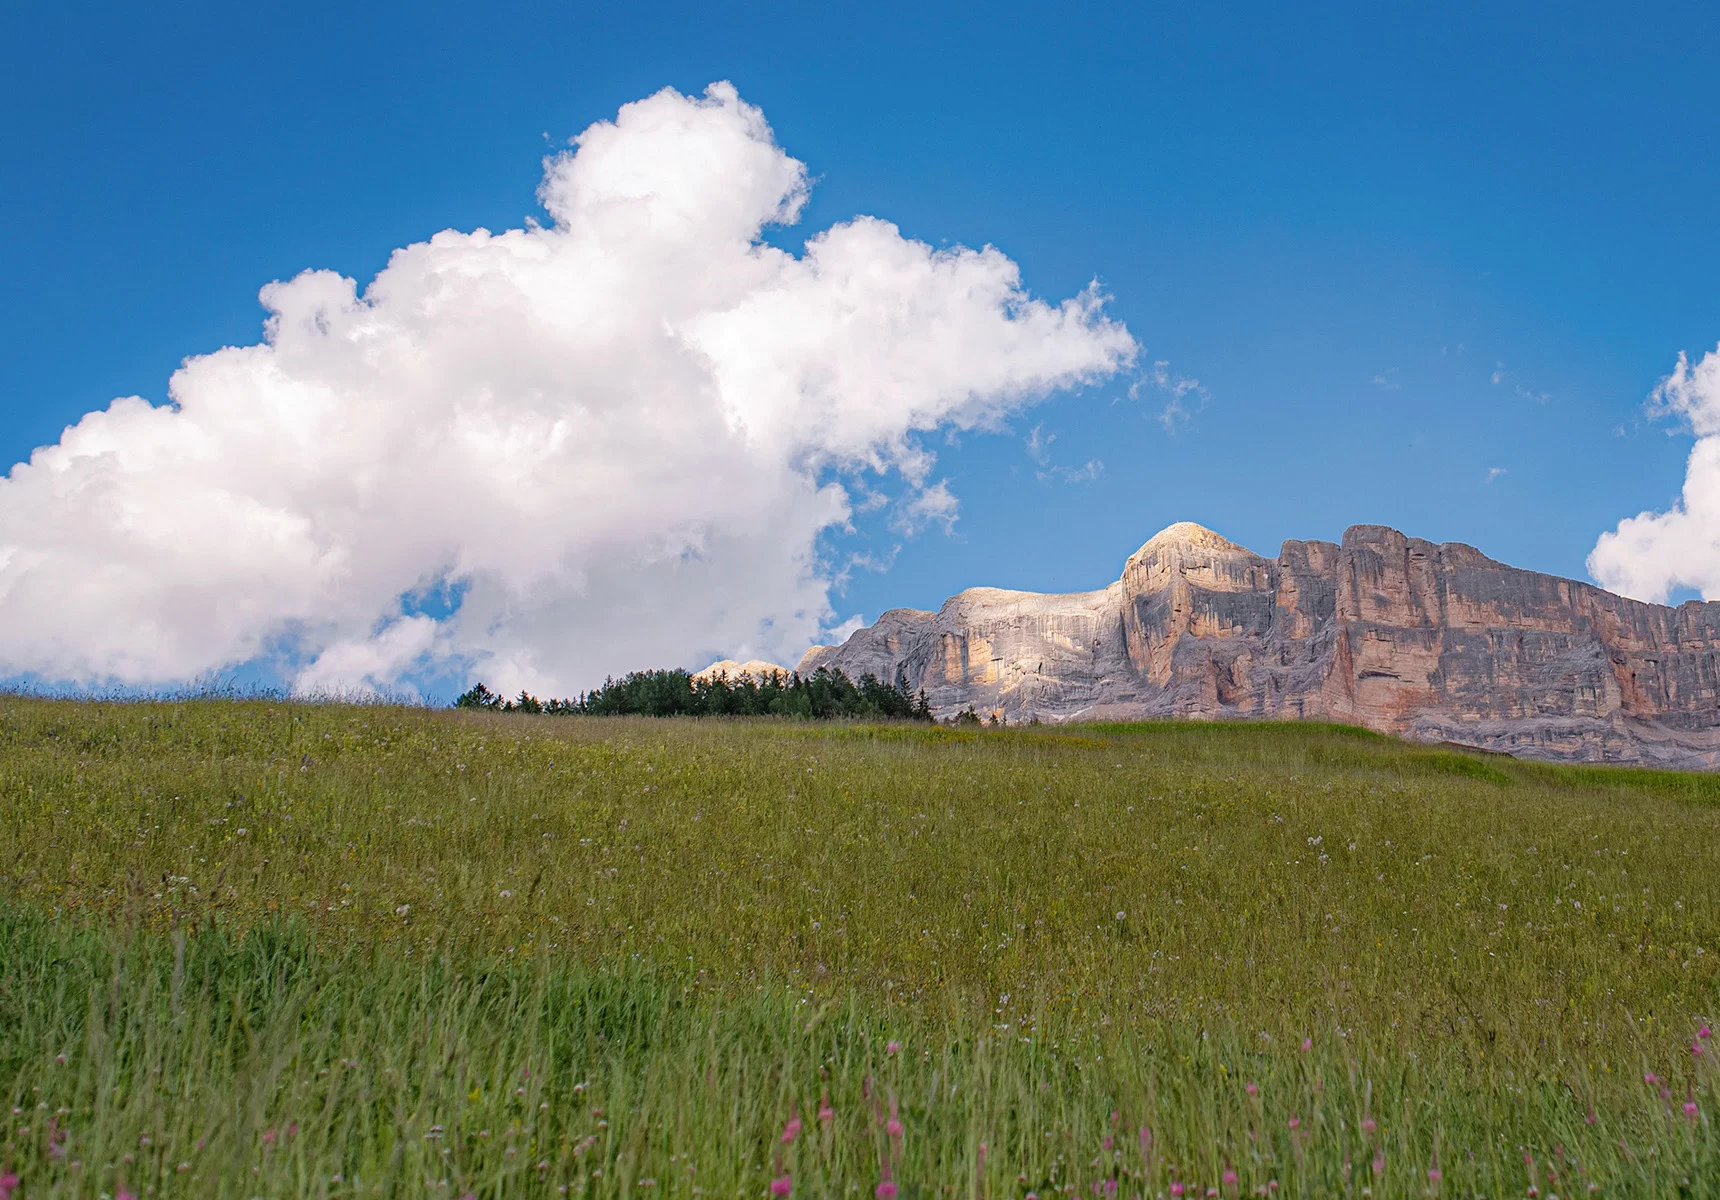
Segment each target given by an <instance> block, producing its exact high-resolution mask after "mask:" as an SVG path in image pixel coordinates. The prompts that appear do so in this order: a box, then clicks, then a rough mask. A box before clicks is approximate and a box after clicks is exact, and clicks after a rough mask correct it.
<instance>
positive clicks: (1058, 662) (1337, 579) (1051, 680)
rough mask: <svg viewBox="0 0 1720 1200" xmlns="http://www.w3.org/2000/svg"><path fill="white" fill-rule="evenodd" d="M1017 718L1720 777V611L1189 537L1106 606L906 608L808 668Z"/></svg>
mask: <svg viewBox="0 0 1720 1200" xmlns="http://www.w3.org/2000/svg"><path fill="white" fill-rule="evenodd" d="M821 666H829V667H840V668H841V669H842V670H844V671H846V672H847V673H848V674H849V675H850V676H852V677H854V678H859V676H860V675H862V674H863V673H865V672H868V671H870V672H872V673H873V674H875V675H877V676H878V677H879V678H880V679H883V680H886V681H891V682H897V683H902V684H905V685H907V686H908V687H909V688H912V689H914V690H915V691H918V690H919V689H920V688H924V689H925V690H926V693H927V695H928V697H929V698H930V700H931V703H932V706H933V708H934V710H935V711H937V712H938V713H939V714H940V715H945V716H947V715H949V714H952V713H954V712H957V711H959V710H960V709H962V708H965V707H966V706H967V705H969V704H972V705H974V707H975V708H976V709H978V710H979V712H980V713H981V714H982V715H986V714H997V715H998V716H1000V717H1002V718H1004V719H1006V720H1008V721H1011V722H1017V721H1026V720H1030V719H1032V718H1034V717H1038V718H1040V719H1041V720H1045V721H1067V720H1077V719H1081V720H1098V719H1134V718H1142V717H1169V716H1180V717H1201V718H1221V717H1255V718H1311V719H1321V720H1333V721H1344V722H1348V723H1351V724H1357V725H1364V726H1367V727H1368V728H1370V729H1376V730H1380V731H1382V732H1388V733H1395V734H1401V735H1403V736H1406V737H1410V738H1415V739H1420V740H1424V741H1452V742H1461V743H1463V744H1465V745H1470V746H1478V747H1483V748H1486V749H1490V750H1503V751H1507V752H1510V753H1512V754H1521V755H1527V756H1532V757H1540V758H1559V759H1572V760H1583V761H1595V762H1599V761H1606V762H1631V763H1644V764H1653V765H1664V766H1676V767H1705V768H1712V767H1716V766H1720V601H1714V602H1709V603H1702V602H1698V601H1691V602H1689V603H1687V604H1683V605H1680V606H1679V607H1677V608H1668V607H1665V606H1663V605H1657V604H1644V603H1641V602H1640V601H1636V600H1627V599H1625V598H1624V597H1622V596H1615V595H1613V594H1612V593H1610V592H1605V591H1602V590H1601V589H1600V588H1597V587H1594V586H1592V585H1590V584H1586V583H1578V582H1575V581H1573V580H1569V579H1558V578H1555V577H1553V576H1551V575H1540V574H1536V573H1535V572H1533V571H1520V570H1517V569H1516V568H1513V567H1508V566H1506V565H1504V564H1503V563H1498V562H1494V561H1493V560H1492V559H1490V558H1488V557H1487V556H1486V555H1484V554H1482V553H1481V552H1480V551H1479V550H1476V549H1474V548H1473V547H1470V546H1465V545H1461V544H1459V543H1455V542H1448V543H1446V544H1444V545H1435V544H1433V543H1432V542H1425V541H1422V540H1420V539H1418V538H1409V537H1405V536H1404V535H1403V534H1401V533H1398V532H1397V531H1396V530H1392V529H1387V528H1385V527H1383V526H1379V525H1358V526H1355V527H1353V528H1352V529H1350V530H1349V531H1348V532H1346V533H1345V534H1344V540H1343V543H1342V544H1341V545H1334V544H1333V543H1331V542H1297V541H1291V542H1286V543H1284V547H1283V549H1282V551H1281V552H1280V553H1279V555H1278V557H1277V558H1276V559H1270V558H1262V557H1261V556H1259V555H1257V554H1253V553H1251V552H1250V551H1247V550H1244V549H1243V548H1242V547H1240V546H1236V545H1233V544H1232V543H1230V542H1228V541H1226V540H1225V539H1224V538H1222V537H1220V536H1218V535H1217V534H1216V533H1213V532H1212V531H1211V530H1208V529H1203V528H1201V527H1200V526H1198V525H1191V524H1181V525H1173V526H1171V527H1170V528H1169V529H1166V530H1165V531H1164V532H1162V533H1160V534H1159V535H1158V536H1156V537H1154V538H1153V539H1152V540H1151V541H1149V542H1148V543H1147V544H1146V545H1144V546H1142V547H1141V548H1140V550H1138V551H1136V552H1135V554H1134V555H1133V556H1132V557H1131V558H1130V559H1129V561H1128V562H1127V563H1126V564H1125V565H1124V567H1123V574H1122V578H1121V579H1119V580H1118V581H1117V582H1116V583H1113V584H1111V585H1110V586H1109V587H1107V588H1104V589H1102V590H1100V591H1096V592H1079V593H1072V594H1069V595H1060V596H1050V595H1039V594H1036V593H1032V592H1008V591H1000V590H998V589H996V588H972V589H970V590H968V591H965V592H962V593H961V594H959V595H957V596H952V597H951V598H950V599H949V600H947V601H945V602H944V606H943V607H942V608H941V609H939V610H938V611H937V612H935V613H930V612H918V611H915V610H911V609H894V610H892V611H890V612H887V613H885V614H884V615H883V616H882V617H881V618H879V620H878V623H877V624H876V625H873V626H871V627H870V628H867V629H862V630H860V631H859V632H857V633H855V634H854V635H853V636H852V637H850V638H849V639H848V641H847V642H845V643H844V644H843V645H841V646H818V647H814V648H813V649H812V650H811V651H809V652H808V653H807V655H806V657H805V658H804V659H802V660H801V663H800V667H799V669H800V670H801V671H802V672H807V671H811V670H816V669H817V668H818V667H821Z"/></svg>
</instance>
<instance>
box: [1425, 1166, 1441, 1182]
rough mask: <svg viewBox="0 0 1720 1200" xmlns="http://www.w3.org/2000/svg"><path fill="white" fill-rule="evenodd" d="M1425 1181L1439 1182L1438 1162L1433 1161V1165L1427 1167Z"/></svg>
mask: <svg viewBox="0 0 1720 1200" xmlns="http://www.w3.org/2000/svg"><path fill="white" fill-rule="evenodd" d="M1427 1181H1428V1182H1429V1183H1438V1182H1439V1164H1438V1163H1435V1164H1434V1165H1433V1166H1431V1167H1429V1168H1428V1169H1427Z"/></svg>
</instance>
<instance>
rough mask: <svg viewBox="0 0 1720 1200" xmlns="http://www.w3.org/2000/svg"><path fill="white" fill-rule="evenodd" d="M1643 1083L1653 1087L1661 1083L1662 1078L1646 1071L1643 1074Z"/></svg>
mask: <svg viewBox="0 0 1720 1200" xmlns="http://www.w3.org/2000/svg"><path fill="white" fill-rule="evenodd" d="M1642 1081H1643V1082H1644V1083H1646V1084H1647V1085H1648V1086H1649V1087H1653V1086H1654V1085H1655V1084H1657V1083H1659V1082H1660V1076H1658V1075H1656V1074H1655V1073H1654V1072H1653V1071H1644V1072H1643V1073H1642Z"/></svg>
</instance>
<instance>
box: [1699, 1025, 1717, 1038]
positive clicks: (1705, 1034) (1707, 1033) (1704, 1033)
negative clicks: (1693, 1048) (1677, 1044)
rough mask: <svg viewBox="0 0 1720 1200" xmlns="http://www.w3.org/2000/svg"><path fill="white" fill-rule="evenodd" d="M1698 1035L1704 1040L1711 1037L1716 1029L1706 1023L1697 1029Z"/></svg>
mask: <svg viewBox="0 0 1720 1200" xmlns="http://www.w3.org/2000/svg"><path fill="white" fill-rule="evenodd" d="M1696 1036H1697V1037H1699V1038H1701V1039H1702V1040H1703V1041H1707V1040H1708V1039H1709V1038H1711V1037H1713V1036H1714V1031H1713V1030H1712V1029H1710V1028H1708V1026H1706V1025H1704V1026H1703V1027H1702V1028H1701V1029H1698V1030H1697V1031H1696Z"/></svg>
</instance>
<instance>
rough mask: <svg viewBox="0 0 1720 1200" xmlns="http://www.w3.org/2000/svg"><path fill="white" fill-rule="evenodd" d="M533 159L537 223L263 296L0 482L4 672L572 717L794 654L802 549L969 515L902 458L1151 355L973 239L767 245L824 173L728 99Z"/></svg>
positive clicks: (851, 228)
mask: <svg viewBox="0 0 1720 1200" xmlns="http://www.w3.org/2000/svg"><path fill="white" fill-rule="evenodd" d="M544 168H545V169H544V178H543V182H542V185H541V187H540V189H539V193H538V195H539V199H540V201H541V203H542V204H543V206H544V209H545V210H546V211H547V213H548V214H549V216H550V218H551V223H550V224H548V225H541V226H540V225H538V224H535V223H530V222H528V223H527V225H526V227H525V228H522V229H510V230H506V231H504V232H501V233H491V232H489V231H487V230H482V229H479V230H475V231H473V232H471V233H460V232H456V231H453V230H449V231H445V232H443V233H439V234H437V235H435V236H434V237H432V238H431V239H430V240H429V241H427V242H422V243H418V244H415V245H411V246H407V247H405V248H403V249H400V250H397V251H395V253H394V254H393V256H392V257H391V258H390V260H389V262H388V265H387V267H386V268H385V269H384V270H383V271H382V272H381V273H380V274H379V275H377V277H376V278H375V279H374V280H373V281H371V283H370V284H369V285H368V286H367V287H365V288H364V289H363V290H362V291H360V290H359V288H358V286H357V284H356V283H355V281H353V280H351V279H346V278H343V277H341V276H339V275H337V274H334V273H332V272H329V271H307V272H305V273H304V274H302V275H299V276H298V277H297V278H294V279H292V280H290V281H288V282H284V283H274V284H270V285H269V286H268V287H266V288H264V289H263V291H262V294H261V299H262V303H263V305H264V307H265V309H266V310H267V312H268V318H267V321H266V323H265V328H264V338H263V340H262V341H261V342H259V343H257V344H255V345H250V346H240V347H229V348H226V349H222V350H219V351H216V352H215V353H212V354H206V355H203V356H200V357H195V358H191V359H188V360H187V361H186V363H185V364H184V366H183V367H181V369H180V370H179V371H178V372H176V373H175V374H174V376H173V378H172V381H171V384H170V387H169V395H170V397H171V403H169V404H166V405H160V406H155V405H151V404H149V403H147V402H146V401H144V400H142V399H139V398H137V397H127V398H122V399H118V400H115V401H114V402H113V403H112V404H111V405H109V406H108V407H107V408H106V409H103V410H100V411H96V412H92V413H90V414H88V415H87V416H85V417H84V418H83V419H82V420H81V421H79V422H78V423H77V424H76V425H74V426H72V427H70V428H68V429H67V430H66V431H65V433H64V435H63V436H62V437H61V439H60V441H59V442H58V443H57V444H55V445H51V446H46V447H42V448H40V449H38V450H37V451H36V452H35V453H34V454H32V455H31V457H30V460H29V461H28V462H27V463H20V464H18V465H16V466H14V467H13V468H12V470H11V472H10V473H9V475H8V476H7V478H6V479H5V480H4V481H0V672H4V673H10V674H19V673H26V672H28V673H34V674H36V675H38V676H40V677H43V678H48V679H55V680H66V681H73V682H86V683H88V682H97V681H117V682H124V683H150V682H164V681H171V680H177V679H184V678H188V677H193V676H197V675H199V674H202V673H205V672H209V671H212V670H218V669H221V668H223V667H228V666H232V665H234V664H239V663H244V662H250V661H255V660H259V659H263V660H274V661H277V662H281V663H287V664H290V666H289V667H288V668H287V669H289V670H290V671H292V672H294V673H295V674H296V678H297V680H298V684H299V686H301V687H319V688H354V687H364V686H367V685H368V686H390V685H395V684H397V683H398V682H399V681H401V680H402V679H407V678H409V677H411V676H412V675H413V674H414V673H415V672H424V671H437V670H439V671H442V672H443V673H444V674H449V673H452V674H458V675H462V676H463V677H465V678H468V679H470V678H477V677H481V678H483V679H485V680H486V681H488V682H489V683H491V684H492V685H493V686H499V687H501V688H502V689H503V690H509V691H511V690H513V689H517V688H519V687H526V688H530V689H532V690H533V691H536V692H539V693H540V694H544V693H554V694H561V693H565V692H570V691H572V690H574V689H577V688H580V687H583V686H588V685H590V684H591V683H592V682H594V681H597V680H601V678H602V677H603V675H605V674H606V673H609V672H619V671H623V670H627V669H630V668H634V667H641V666H648V665H671V664H687V665H699V662H698V660H700V659H701V658H710V657H714V656H716V655H719V654H721V655H727V656H730V657H735V658H751V657H792V656H793V655H794V654H795V653H796V652H797V651H798V650H799V649H800V648H801V647H803V646H805V645H806V644H807V643H808V642H810V641H812V640H814V639H815V638H816V636H817V634H818V631H819V629H820V628H821V626H824V625H826V624H828V623H829V622H831V621H833V620H834V618H835V613H834V612H833V611H832V609H831V606H830V603H829V589H830V579H829V577H828V576H829V575H830V572H829V571H828V570H827V569H826V568H825V567H824V566H823V565H821V563H820V561H819V555H818V549H817V544H818V539H819V536H820V534H821V533H823V532H824V531H826V530H830V529H832V528H842V527H844V526H845V525H846V523H847V522H848V521H849V518H850V516H851V515H852V513H853V511H854V510H855V508H856V507H860V508H864V507H866V506H868V505H870V504H871V503H872V502H873V501H872V499H871V497H873V496H875V495H876V494H878V488H879V486H880V485H881V484H882V483H883V482H884V481H885V480H888V479H895V480H896V481H897V482H896V484H895V485H894V486H895V490H896V491H897V493H898V494H897V496H896V498H895V499H894V500H893V501H892V503H894V504H896V505H897V507H898V514H897V521H898V523H899V524H900V525H902V526H904V527H908V528H912V527H917V526H923V525H927V524H932V525H936V524H945V525H947V524H948V523H949V522H950V521H952V520H953V519H954V517H955V513H956V509H957V499H956V497H955V496H954V495H953V494H952V493H951V492H950V491H949V489H948V488H947V486H945V484H944V483H943V482H942V481H938V480H933V478H932V474H931V473H932V470H933V467H934V465H935V460H934V457H933V455H932V454H931V453H930V452H928V451H927V450H925V449H924V448H923V446H921V445H920V436H919V435H922V434H928V433H931V432H933V431H936V430H940V429H942V430H953V429H967V428H975V427H992V426H995V425H996V424H997V423H998V422H1000V421H1002V420H1003V419H1004V418H1006V417H1007V416H1009V415H1010V414H1011V413H1013V412H1015V411H1017V410H1018V409H1019V408H1021V407H1023V406H1025V405H1026V404H1029V403H1031V402H1033V401H1035V400H1038V399H1040V398H1042V397H1044V396H1046V395H1047V394H1049V393H1050V392H1053V391H1055V390H1057V389H1061V388H1067V387H1072V386H1078V385H1081V384H1085V383H1090V382H1093V381H1097V380H1100V379H1103V378H1105V377H1107V376H1109V375H1110V374H1112V373H1113V372H1115V371H1117V370H1119V369H1122V368H1124V367H1126V366H1128V365H1129V364H1130V363H1131V362H1132V361H1133V358H1134V355H1135V353H1136V346H1135V342H1134V340H1133V339H1132V337H1131V336H1130V335H1129V333H1128V331H1127V330H1126V329H1124V328H1123V327H1122V325H1120V324H1119V323H1117V322H1115V321H1113V320H1111V319H1109V318H1108V317H1107V316H1106V315H1105V313H1104V311H1103V297H1102V296H1101V295H1100V294H1099V293H1098V292H1097V290H1096V289H1094V288H1089V289H1088V290H1087V291H1085V292H1083V293H1082V294H1080V295H1078V296H1075V297H1073V298H1071V299H1068V300H1064V301H1062V302H1061V303H1048V302H1046V301H1043V300H1039V299H1035V298H1033V297H1031V296H1030V295H1029V294H1028V293H1027V292H1026V291H1025V290H1024V288H1023V286H1022V282H1021V279H1020V275H1019V272H1018V270H1017V268H1016V265H1015V264H1014V263H1013V262H1011V261H1010V260H1009V259H1008V258H1007V257H1005V256H1004V255H1003V254H1002V253H1000V252H998V251H997V250H995V249H992V248H990V247H986V248H984V249H978V250H973V249H965V248H959V247H958V248H955V249H949V250H938V249H933V248H932V247H930V246H928V245H926V244H924V243H921V242H917V241H912V240H909V239H906V238H904V237H903V236H902V235H901V234H900V232H899V231H898V230H897V228H896V227H895V226H894V225H891V224H889V223H888V222H886V221H881V220H876V219H873V218H870V217H858V218H855V219H853V220H850V221H846V222H843V223H840V224H837V225H834V226H832V227H830V228H828V229H825V230H823V231H821V232H818V233H816V234H815V235H813V236H812V237H811V238H810V239H809V240H808V241H806V243H805V245H804V247H803V248H802V249H801V250H800V252H798V253H793V252H786V251H782V250H778V249H775V248H773V247H771V246H769V245H767V244H764V243H763V242H761V240H760V235H761V231H762V230H763V229H764V228H766V227H767V226H769V225H772V224H790V223H793V222H794V221H795V220H796V219H797V218H798V216H799V213H800V211H801V208H802V206H803V204H804V202H805V200H806V196H807V188H808V179H807V173H806V168H805V167H804V166H803V165H802V164H801V163H800V162H798V161H796V160H795V159H793V158H791V157H789V155H788V154H787V153H785V152H784V151H783V150H782V148H780V147H779V146H778V145H777V144H776V142H775V140H774V138H773V136H772V134H771V130H770V128H769V126H768V125H767V124H766V122H765V119H764V115H763V114H762V113H761V112H760V111H759V110H758V109H757V108H754V107H752V106H750V105H747V104H745V103H744V102H743V101H742V100H741V99H740V97H739V96H737V95H736V93H735V90H734V88H733V87H731V86H730V85H728V84H726V83H719V84H714V85H712V86H711V87H710V88H709V89H707V90H706V92H705V94H704V95H703V96H700V97H689V96H683V95H681V94H679V93H677V92H674V91H672V90H665V91H662V92H659V93H657V94H656V95H654V96H651V97H649V98H647V99H644V100H640V101H638V102H636V103H633V104H629V105H627V106H625V107H624V108H622V109H621V111H620V113H619V114H618V115H617V116H616V118H615V120H613V121H605V122H599V123H598V124H595V125H593V126H591V127H590V128H589V129H587V130H586V131H585V132H584V133H583V134H581V135H580V136H579V137H578V138H577V139H575V148H574V149H573V150H571V151H570V152H568V153H566V154H562V155H559V156H557V157H554V158H551V159H548V160H546V162H545V164H544ZM851 492H852V493H854V494H856V495H857V496H858V497H859V499H858V500H857V501H856V502H853V503H851V501H850V493H851ZM429 594H440V595H445V594H454V595H457V596H458V598H459V603H458V606H457V607H456V608H454V609H453V611H451V612H450V611H447V609H446V607H444V608H442V609H436V608H435V607H434V606H430V605H426V604H423V603H418V602H416V600H415V598H422V597H423V596H425V595H429ZM433 612H434V613H437V614H438V615H434V616H433V615H429V614H431V613H433Z"/></svg>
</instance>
